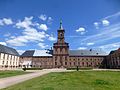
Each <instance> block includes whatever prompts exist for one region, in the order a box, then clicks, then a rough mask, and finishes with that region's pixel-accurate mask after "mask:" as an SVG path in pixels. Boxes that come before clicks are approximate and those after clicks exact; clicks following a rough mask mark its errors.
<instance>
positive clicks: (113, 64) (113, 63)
mask: <svg viewBox="0 0 120 90" xmlns="http://www.w3.org/2000/svg"><path fill="white" fill-rule="evenodd" d="M106 60H107V62H106V64H107V68H120V48H119V49H118V50H114V51H111V52H110V54H109V55H108V56H107V59H106Z"/></svg>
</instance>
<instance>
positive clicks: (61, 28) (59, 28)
mask: <svg viewBox="0 0 120 90" xmlns="http://www.w3.org/2000/svg"><path fill="white" fill-rule="evenodd" d="M59 29H61V30H62V29H63V27H62V19H60V28H59Z"/></svg>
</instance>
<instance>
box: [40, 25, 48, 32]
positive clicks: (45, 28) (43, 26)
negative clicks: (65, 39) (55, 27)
mask: <svg viewBox="0 0 120 90" xmlns="http://www.w3.org/2000/svg"><path fill="white" fill-rule="evenodd" d="M39 29H41V30H45V31H47V30H48V27H47V25H46V24H40V25H39Z"/></svg>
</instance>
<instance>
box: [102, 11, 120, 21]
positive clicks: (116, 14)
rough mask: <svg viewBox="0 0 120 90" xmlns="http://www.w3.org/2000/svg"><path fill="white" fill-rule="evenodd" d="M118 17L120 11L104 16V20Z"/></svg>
mask: <svg viewBox="0 0 120 90" xmlns="http://www.w3.org/2000/svg"><path fill="white" fill-rule="evenodd" d="M117 17H120V11H119V12H117V13H115V14H112V15H109V16H107V17H105V18H103V20H104V19H105V20H106V19H111V18H117Z"/></svg>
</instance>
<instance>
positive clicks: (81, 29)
mask: <svg viewBox="0 0 120 90" xmlns="http://www.w3.org/2000/svg"><path fill="white" fill-rule="evenodd" d="M76 32H80V34H81V35H83V34H85V32H86V30H85V28H83V27H80V28H78V29H77V30H76Z"/></svg>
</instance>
